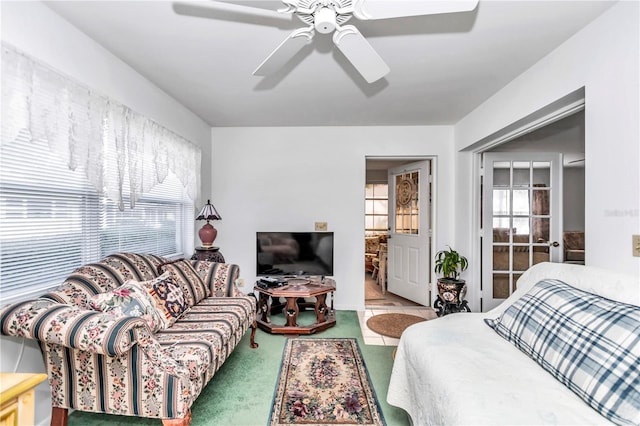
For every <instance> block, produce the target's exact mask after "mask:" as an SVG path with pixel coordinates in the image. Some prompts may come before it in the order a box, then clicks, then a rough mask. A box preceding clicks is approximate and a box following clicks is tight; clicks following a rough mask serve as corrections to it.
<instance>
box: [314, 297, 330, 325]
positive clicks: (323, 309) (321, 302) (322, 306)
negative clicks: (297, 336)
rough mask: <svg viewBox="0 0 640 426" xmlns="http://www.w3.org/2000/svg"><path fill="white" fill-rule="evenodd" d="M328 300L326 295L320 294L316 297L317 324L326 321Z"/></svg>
mask: <svg viewBox="0 0 640 426" xmlns="http://www.w3.org/2000/svg"><path fill="white" fill-rule="evenodd" d="M326 298H327V295H326V294H319V295H317V296H316V322H317V323H321V322H325V321H326V315H327V304H326V302H325V300H326Z"/></svg>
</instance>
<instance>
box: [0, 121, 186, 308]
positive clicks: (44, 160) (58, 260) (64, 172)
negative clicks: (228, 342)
mask: <svg viewBox="0 0 640 426" xmlns="http://www.w3.org/2000/svg"><path fill="white" fill-rule="evenodd" d="M3 138H4V136H3ZM2 142H3V143H2V144H1V146H0V293H1V298H2V304H5V303H7V302H8V301H14V300H18V299H22V298H27V297H29V296H34V295H38V294H41V293H43V292H44V291H45V290H46V289H49V288H51V287H55V286H57V285H59V284H60V283H62V281H64V279H65V278H66V276H67V275H68V274H69V273H70V272H71V271H73V270H74V269H75V268H77V267H79V266H81V265H83V264H85V263H89V262H94V261H98V260H100V259H101V258H103V257H105V256H107V255H109V254H111V253H115V252H119V251H130V252H136V253H153V254H158V255H162V256H167V257H177V256H182V255H184V247H185V244H186V243H187V242H188V241H192V240H193V223H194V219H193V218H194V211H193V202H192V201H191V200H190V199H189V198H188V196H187V195H186V191H185V190H184V187H183V185H182V184H181V182H180V181H179V180H178V178H176V177H175V175H173V174H172V173H171V172H170V173H169V174H168V176H167V177H166V178H165V179H164V181H163V182H162V183H160V184H157V185H156V186H154V187H153V189H152V190H151V191H149V192H148V193H146V194H144V195H143V196H142V197H141V198H139V199H138V200H137V201H136V205H135V208H134V209H130V208H128V207H127V208H125V209H124V211H120V210H119V209H118V207H117V205H116V204H115V203H114V202H112V201H111V200H109V199H107V198H106V197H105V196H103V195H100V194H98V192H97V191H96V189H95V188H94V187H93V185H91V184H90V183H89V182H88V179H87V178H86V170H82V169H81V168H79V169H76V170H75V171H71V170H69V168H68V167H67V165H66V164H65V162H64V161H63V160H62V159H59V158H57V157H56V156H55V155H54V154H52V152H51V151H50V149H49V146H48V143H47V142H46V141H44V140H32V139H31V136H30V134H29V132H28V131H26V130H24V131H22V132H21V133H20V134H19V135H18V137H17V138H15V139H13V140H10V141H7V140H3V141H2ZM150 161H151V159H150ZM123 194H124V198H128V189H127V185H126V180H125V182H124V184H123ZM126 201H127V203H125V205H127V206H128V201H129V200H128V199H127V200H126Z"/></svg>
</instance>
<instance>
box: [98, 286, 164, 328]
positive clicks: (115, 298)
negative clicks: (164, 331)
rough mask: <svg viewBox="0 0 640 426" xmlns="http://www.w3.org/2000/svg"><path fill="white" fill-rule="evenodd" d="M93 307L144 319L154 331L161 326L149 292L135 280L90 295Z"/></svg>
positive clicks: (119, 315) (117, 314)
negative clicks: (104, 291)
mask: <svg viewBox="0 0 640 426" xmlns="http://www.w3.org/2000/svg"><path fill="white" fill-rule="evenodd" d="M91 306H92V307H93V309H95V310H97V311H101V312H105V313H109V314H112V315H114V316H116V317H118V318H120V317H124V316H131V317H140V318H142V319H144V320H145V321H146V322H147V324H149V327H150V328H151V330H153V331H154V332H156V331H158V330H160V328H161V323H162V321H161V318H160V317H159V313H158V311H157V309H156V304H155V302H154V300H153V299H152V298H151V295H150V294H149V292H148V291H147V290H146V289H144V288H143V287H142V285H141V284H140V283H139V282H137V281H133V280H130V281H127V282H126V283H124V284H123V285H121V286H120V287H118V288H115V289H113V290H111V291H108V292H106V293H100V294H96V295H95V296H92V297H91Z"/></svg>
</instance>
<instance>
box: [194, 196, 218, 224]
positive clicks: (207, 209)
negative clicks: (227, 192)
mask: <svg viewBox="0 0 640 426" xmlns="http://www.w3.org/2000/svg"><path fill="white" fill-rule="evenodd" d="M220 219H222V216H220V214H218V211H217V210H216V208H215V207H213V204H211V200H207V204H205V205H204V207H202V210H200V214H199V215H198V216H197V217H196V220H206V221H207V222H208V221H210V220H220Z"/></svg>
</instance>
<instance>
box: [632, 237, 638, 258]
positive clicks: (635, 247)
mask: <svg viewBox="0 0 640 426" xmlns="http://www.w3.org/2000/svg"><path fill="white" fill-rule="evenodd" d="M632 245H633V256H634V257H640V235H633V236H632Z"/></svg>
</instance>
